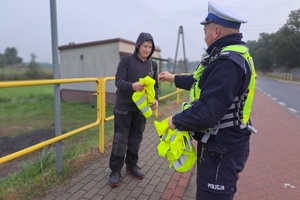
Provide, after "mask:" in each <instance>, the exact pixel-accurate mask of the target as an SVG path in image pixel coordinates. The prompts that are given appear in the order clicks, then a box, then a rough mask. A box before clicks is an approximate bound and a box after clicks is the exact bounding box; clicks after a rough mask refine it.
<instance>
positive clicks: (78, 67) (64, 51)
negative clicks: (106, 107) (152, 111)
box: [60, 39, 160, 103]
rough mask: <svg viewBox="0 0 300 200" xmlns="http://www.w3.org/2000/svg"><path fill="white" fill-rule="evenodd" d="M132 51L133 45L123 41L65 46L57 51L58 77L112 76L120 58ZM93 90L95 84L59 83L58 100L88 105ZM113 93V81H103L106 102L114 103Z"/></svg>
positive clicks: (154, 55)
mask: <svg viewBox="0 0 300 200" xmlns="http://www.w3.org/2000/svg"><path fill="white" fill-rule="evenodd" d="M134 50H135V44H134V43H133V42H130V41H126V40H123V39H121V40H120V39H117V40H112V41H110V42H92V43H89V44H83V45H82V44H74V46H72V45H67V46H65V47H63V48H61V49H60V78H62V79H69V78H91V77H114V76H115V74H116V71H117V66H118V64H119V61H120V55H121V56H123V55H126V54H132V53H133V52H134ZM153 57H157V58H160V54H159V52H158V51H155V52H154V54H153ZM157 63H158V65H159V62H157ZM96 87H97V84H96V83H95V82H88V83H70V84H61V97H62V99H63V100H65V101H82V102H86V101H89V102H91V101H92V100H93V98H92V97H93V93H95V92H96V91H97V88H96ZM115 92H116V87H115V84H114V81H107V83H106V100H107V102H109V103H114V101H115V99H114V97H115Z"/></svg>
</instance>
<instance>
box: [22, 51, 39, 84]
mask: <svg viewBox="0 0 300 200" xmlns="http://www.w3.org/2000/svg"><path fill="white" fill-rule="evenodd" d="M30 57H31V59H30V62H29V64H28V67H29V70H28V71H27V72H26V73H25V75H26V76H27V77H28V78H29V79H37V78H39V75H40V73H41V72H40V69H39V68H40V67H39V65H38V64H37V63H36V61H35V59H36V55H35V54H33V53H31V54H30Z"/></svg>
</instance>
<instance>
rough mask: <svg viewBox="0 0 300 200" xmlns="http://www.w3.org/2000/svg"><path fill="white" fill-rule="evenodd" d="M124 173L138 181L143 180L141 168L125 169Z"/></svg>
mask: <svg viewBox="0 0 300 200" xmlns="http://www.w3.org/2000/svg"><path fill="white" fill-rule="evenodd" d="M126 171H127V172H128V173H130V174H132V175H133V176H134V177H136V178H139V179H143V178H144V173H143V172H142V171H141V168H139V167H138V166H135V167H129V166H127V167H126Z"/></svg>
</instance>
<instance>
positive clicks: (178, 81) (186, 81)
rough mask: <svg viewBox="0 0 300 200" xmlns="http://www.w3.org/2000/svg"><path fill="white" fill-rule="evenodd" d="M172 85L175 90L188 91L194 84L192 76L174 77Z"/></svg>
mask: <svg viewBox="0 0 300 200" xmlns="http://www.w3.org/2000/svg"><path fill="white" fill-rule="evenodd" d="M174 83H175V86H176V87H177V88H181V89H185V90H190V89H191V87H192V85H193V83H194V78H193V75H176V76H175V78H174Z"/></svg>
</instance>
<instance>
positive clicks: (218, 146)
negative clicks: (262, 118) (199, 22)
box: [173, 34, 251, 153]
mask: <svg viewBox="0 0 300 200" xmlns="http://www.w3.org/2000/svg"><path fill="white" fill-rule="evenodd" d="M241 39H242V34H231V35H227V36H225V37H223V38H220V39H219V40H217V41H215V42H214V43H213V44H212V45H211V46H209V48H208V49H207V53H208V54H210V53H211V52H212V50H213V49H214V48H215V47H216V48H218V49H219V50H221V48H223V47H225V46H228V45H233V44H243V45H245V43H244V42H243V41H242V40H241ZM245 69H246V74H245ZM250 75H251V72H250V68H249V65H248V64H247V62H246V61H245V68H244V69H242V68H241V67H240V66H239V65H238V64H236V63H235V62H233V61H232V60H231V59H226V58H221V57H217V58H216V59H215V60H214V61H212V62H211V63H209V64H208V65H207V67H206V68H205V70H204V71H203V74H202V76H201V79H200V83H199V87H200V88H201V96H200V99H199V100H197V101H196V102H195V103H194V104H193V105H192V106H191V107H190V108H189V109H187V110H184V111H182V112H181V113H179V114H176V115H175V116H174V117H173V123H174V125H175V126H176V128H177V129H179V130H188V131H196V132H195V138H196V139H197V140H198V141H200V140H201V138H202V136H203V133H201V132H198V131H199V130H204V129H207V128H213V127H214V126H216V125H217V123H218V122H219V121H220V119H221V118H222V117H223V116H224V115H225V114H226V112H227V111H228V109H229V107H230V106H231V104H232V102H233V100H234V98H235V97H236V96H238V95H242V94H243V93H244V92H245V90H246V89H247V87H248V84H249V81H250ZM174 81H175V85H176V86H177V87H180V88H185V89H187V88H191V86H192V84H193V82H194V80H193V77H192V76H175V80H174ZM250 135H251V132H250V131H249V130H248V129H247V128H246V129H240V128H239V127H229V128H224V129H219V132H218V134H217V135H215V136H210V139H209V140H208V142H207V144H206V146H207V147H208V148H210V149H212V150H214V151H217V152H219V153H225V152H226V151H235V150H238V149H240V148H243V147H244V146H246V145H248V143H249V138H250Z"/></svg>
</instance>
